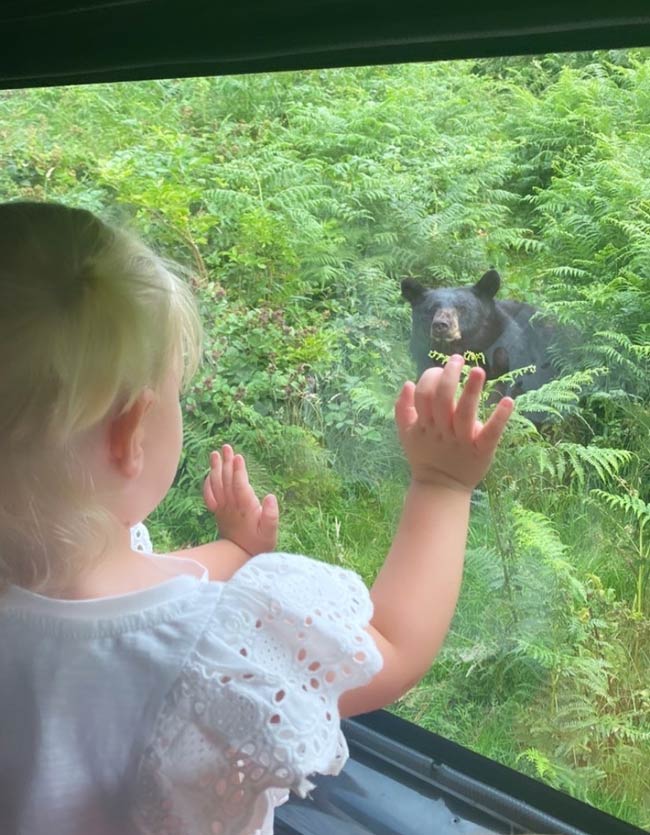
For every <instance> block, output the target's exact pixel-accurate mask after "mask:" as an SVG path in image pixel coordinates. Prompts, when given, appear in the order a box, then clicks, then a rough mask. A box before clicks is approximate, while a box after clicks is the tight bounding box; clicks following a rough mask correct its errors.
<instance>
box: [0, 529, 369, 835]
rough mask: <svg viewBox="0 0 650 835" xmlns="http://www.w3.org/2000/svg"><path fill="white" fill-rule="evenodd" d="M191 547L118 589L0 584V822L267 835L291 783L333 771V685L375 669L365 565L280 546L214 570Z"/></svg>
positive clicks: (339, 740) (38, 828)
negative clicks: (161, 573)
mask: <svg viewBox="0 0 650 835" xmlns="http://www.w3.org/2000/svg"><path fill="white" fill-rule="evenodd" d="M133 544H134V548H135V549H136V550H140V551H144V552H147V551H150V550H151V548H150V543H149V541H148V534H147V533H146V529H144V530H141V529H139V530H136V531H134V532H133ZM152 558H153V559H156V560H159V561H161V564H163V565H164V564H165V562H164V561H166V560H174V558H170V557H152ZM183 562H184V563H187V572H186V573H183V574H180V575H178V573H177V571H176V572H175V576H173V577H171V579H169V580H167V581H165V582H163V583H161V584H160V585H159V586H155V587H153V588H150V589H145V590H144V591H141V592H135V593H132V594H128V595H122V596H120V597H113V598H103V599H100V600H89V601H63V600H53V599H50V598H46V597H41V596H39V595H36V594H32V593H30V592H27V591H25V590H23V589H18V588H15V587H12V588H10V589H9V591H8V592H7V593H6V594H4V595H2V596H0V738H1V739H2V745H1V746H0V831H2V832H5V831H6V832H19V833H20V835H64V833H65V835H90V833H92V835H118V833H119V835H126V834H127V833H140V835H271V833H272V831H273V825H272V822H273V810H274V808H275V807H276V806H277V805H279V804H280V803H282V802H284V801H285V800H286V798H287V796H288V792H289V790H294V791H296V792H297V793H298V794H300V795H302V796H304V794H305V793H306V792H307V791H309V789H310V787H311V784H310V782H309V779H308V778H309V775H311V774H314V773H320V774H336V773H338V772H339V771H340V769H341V768H342V766H343V764H344V763H345V760H346V759H347V756H348V752H347V746H346V743H345V740H344V738H343V735H342V733H341V730H340V717H339V713H338V700H339V697H340V696H341V694H342V693H343V692H345V691H346V690H349V689H353V688H356V687H359V686H360V685H362V684H365V683H366V682H368V681H369V680H370V679H371V678H372V676H373V675H375V674H376V673H377V672H378V671H379V669H380V668H381V655H380V654H379V652H378V650H377V648H376V646H375V644H374V642H373V641H372V639H371V638H370V636H369V634H368V633H367V632H366V631H365V626H366V625H367V624H368V622H369V620H370V617H371V614H372V604H371V602H370V598H369V595H368V591H367V589H366V588H365V586H364V584H363V583H362V581H361V580H360V578H359V577H358V576H357V575H356V574H354V573H352V572H350V571H348V570H346V569H343V568H338V567H334V566H330V565H326V564H324V563H320V562H317V561H314V560H310V559H307V558H306V557H301V556H296V555H291V554H278V553H274V554H263V555H259V556H257V557H254V558H252V559H251V560H250V561H249V562H248V563H246V565H245V566H244V567H243V568H242V569H240V570H239V571H238V572H237V573H236V574H235V575H234V576H233V577H232V579H231V580H229V581H228V582H226V583H217V582H210V581H208V580H207V578H206V576H205V572H203V571H202V570H201V569H200V568H199V567H198V566H197V565H196V564H195V563H192V562H191V561H189V560H184V561H183ZM3 786H4V789H3V788H2V787H3Z"/></svg>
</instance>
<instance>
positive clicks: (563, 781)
mask: <svg viewBox="0 0 650 835" xmlns="http://www.w3.org/2000/svg"><path fill="white" fill-rule="evenodd" d="M0 121H1V123H2V125H3V129H2V133H0V148H1V149H2V157H3V160H4V163H3V165H2V167H1V168H0V199H8V198H13V197H18V196H21V197H27V198H32V199H33V198H36V199H41V198H42V199H59V200H63V201H65V202H68V203H70V204H76V205H80V206H85V207H88V208H91V209H92V210H95V211H99V212H100V213H102V214H103V215H104V216H107V217H109V218H111V217H112V218H113V219H117V220H118V221H120V222H122V223H125V222H126V223H130V224H132V225H134V226H135V227H136V228H137V230H138V232H139V233H141V234H144V235H145V236H148V238H149V239H150V241H151V242H152V243H153V244H154V245H155V246H156V247H157V248H160V249H162V250H163V251H165V252H166V253H167V254H168V255H170V256H171V257H174V258H176V259H178V260H180V261H182V262H184V263H188V264H189V265H190V267H191V269H192V271H193V275H194V279H193V281H194V284H195V288H196V291H197V293H198V295H199V297H200V299H201V304H202V310H203V316H204V321H205V324H206V361H205V364H204V367H203V369H202V371H201V373H200V375H199V377H198V378H197V380H196V382H195V385H194V387H193V389H192V391H191V392H190V393H189V395H188V396H187V398H186V400H185V412H186V415H185V417H186V457H185V459H184V462H183V464H182V466H181V469H180V472H179V474H178V478H177V482H176V486H175V488H174V489H173V491H172V493H171V494H170V496H169V499H168V501H167V502H166V504H165V506H164V508H163V510H161V511H160V512H159V513H158V515H157V517H156V518H155V519H154V520H151V531H152V534H153V538H154V542H155V544H156V545H157V548H158V549H159V550H163V549H165V548H168V547H172V546H174V547H177V546H181V545H183V544H186V543H189V542H193V543H196V542H198V541H205V539H206V538H207V537H209V536H210V534H211V525H210V524H209V523H207V521H206V520H207V515H206V513H205V511H204V509H203V507H202V500H201V497H200V489H199V485H200V481H201V477H202V474H203V471H204V468H205V466H206V462H207V456H208V451H209V450H210V449H212V448H214V447H215V446H217V445H219V444H221V443H224V442H229V443H233V444H234V445H235V446H236V447H237V448H239V449H241V450H242V451H244V452H245V453H246V455H247V460H248V462H249V465H250V471H251V478H252V480H253V482H254V484H255V486H256V487H257V488H258V491H260V492H262V491H267V490H273V491H275V492H276V493H278V495H279V496H280V498H281V508H282V511H283V519H282V533H281V547H282V548H283V549H285V550H294V551H299V552H303V553H307V554H312V555H315V556H318V557H321V558H322V559H325V560H330V561H334V562H341V563H343V564H345V565H348V566H350V567H352V568H354V569H356V570H357V571H359V572H360V573H361V574H362V575H363V576H364V577H365V578H366V579H367V580H368V581H370V579H371V578H372V577H373V574H374V572H375V571H376V569H377V567H378V565H379V563H380V560H381V559H382V557H383V555H384V553H385V551H386V548H387V546H388V544H389V541H390V536H391V533H392V531H393V530H394V522H395V518H396V516H397V514H398V511H399V505H400V502H401V497H402V494H403V488H404V483H405V478H406V470H405V467H404V465H403V463H402V458H401V454H400V452H399V449H398V446H397V443H396V439H395V433H394V429H393V423H392V405H393V399H394V396H395V393H396V391H397V390H398V388H399V385H400V384H401V382H402V381H403V380H404V379H405V378H406V377H409V376H410V377H412V376H413V375H414V374H415V373H416V370H417V369H418V368H420V369H421V368H422V367H425V366H426V365H427V364H428V363H429V362H439V361H442V358H443V356H444V354H445V350H444V349H445V345H448V346H452V345H453V346H454V350H456V349H458V347H459V346H460V347H462V350H464V351H466V352H468V359H469V361H470V362H481V363H484V364H486V365H487V366H488V370H489V372H490V376H491V377H492V378H493V379H492V382H491V392H490V393H489V395H488V400H489V399H492V400H494V398H496V397H498V396H499V395H500V393H503V392H504V391H511V392H512V393H514V394H515V395H517V396H518V403H519V415H520V416H519V418H518V419H517V420H515V421H513V422H512V426H511V428H510V430H509V434H508V437H507V439H506V442H505V443H504V445H503V447H502V449H501V452H500V456H499V458H498V462H497V464H496V466H495V468H494V469H493V470H492V471H491V473H490V475H489V477H488V478H487V480H486V481H485V483H484V484H483V485H482V486H481V489H479V490H477V492H476V494H475V500H474V512H473V522H472V529H471V534H470V543H469V552H468V558H467V569H466V576H465V583H464V588H463V593H462V597H461V601H460V605H459V609H458V612H457V615H456V618H455V621H454V624H453V628H452V631H451V633H450V635H449V638H448V640H447V643H446V645H445V647H444V649H443V651H442V653H441V655H440V657H439V659H438V661H437V663H436V664H435V665H434V667H433V668H432V670H431V672H430V674H429V675H428V676H427V678H426V679H425V681H424V682H423V683H422V684H421V685H419V686H418V687H417V688H416V689H415V690H414V691H413V692H412V693H411V694H409V695H408V696H407V697H405V698H404V699H403V701H402V702H401V703H399V704H398V705H396V706H395V710H396V711H398V712H399V713H400V714H401V715H403V716H405V717H407V718H409V719H412V720H413V721H416V722H418V723H420V724H421V725H423V726H425V727H427V728H430V729H433V730H435V731H437V732H439V733H441V734H443V735H445V736H448V737H450V738H452V739H454V740H455V741H457V742H460V743H461V744H464V745H467V746H469V747H470V748H473V749H475V750H477V751H480V752H481V753H483V754H485V755H486V756H488V757H492V758H494V759H496V760H498V761H500V762H503V763H505V764H507V765H509V766H511V767H514V768H517V769H519V770H521V771H524V772H525V773H527V774H530V775H532V776H534V777H536V778H538V779H540V780H544V781H546V782H548V783H550V784H551V785H553V786H555V787H557V788H560V789H562V790H564V791H567V792H569V793H571V794H573V795H575V796H577V797H579V798H582V799H584V800H587V801H588V802H590V803H592V804H594V805H596V806H598V807H600V808H602V809H605V810H606V811H608V812H610V813H612V814H614V815H617V816H619V817H622V818H625V819H627V820H629V821H632V822H634V823H636V824H638V825H641V826H646V827H648V826H650V800H649V798H650V776H649V775H650V721H649V720H648V716H650V684H649V681H650V676H649V675H648V673H649V669H650V663H649V662H650V590H649V589H648V584H649V583H650V524H648V523H649V522H650V505H649V504H648V502H649V500H650V492H649V491H650V487H649V484H650V478H649V473H650V452H649V444H648V437H649V428H650V406H649V403H650V386H649V383H648V380H649V379H650V378H649V376H648V357H649V355H650V344H649V323H650V294H649V287H650V277H649V276H650V132H649V131H648V127H647V126H648V124H649V123H650V57H649V56H648V55H647V53H646V52H643V51H636V52H631V51H629V52H612V53H607V54H604V53H591V54H580V55H567V56H561V57H560V56H546V57H542V58H531V59H529V58H525V59H524V58H513V59H494V60H492V59H491V60H482V61H471V62H470V61H468V62H460V63H458V62H457V63H446V64H440V65H413V66H396V67H379V68H364V69H349V70H340V71H338V70H337V71H327V72H313V73H300V74H295V73H294V74H280V75H264V76H251V77H245V78H224V79H192V80H183V81H165V82H155V83H137V84H126V85H99V86H93V87H87V88H67V89H53V90H37V91H21V92H4V93H0ZM497 273H498V278H495V276H497ZM482 276H483V278H481V277H482ZM486 276H487V277H486ZM477 282H478V284H477ZM423 288H435V289H434V290H433V295H431V294H430V293H429V294H428V295H427V291H426V290H425V289H423ZM459 288H463V289H459ZM472 288H473V289H472ZM434 301H435V304H434ZM429 302H431V304H429ZM409 303H410V304H409ZM495 305H496V307H495ZM537 311H541V313H538V312H537ZM411 314H413V325H412V324H411ZM495 315H496V321H495V320H493V316H495ZM412 328H413V333H412V334H411V332H412ZM409 343H410V350H409ZM522 366H523V367H527V368H528V370H527V371H526V372H524V373H520V372H519V371H518V370H517V369H519V368H521V367H522ZM530 366H534V368H531V367H530ZM488 407H489V406H488Z"/></svg>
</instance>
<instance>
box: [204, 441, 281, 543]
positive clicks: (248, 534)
mask: <svg viewBox="0 0 650 835" xmlns="http://www.w3.org/2000/svg"><path fill="white" fill-rule="evenodd" d="M203 498H204V499H205V504H206V506H207V508H208V510H209V511H210V512H211V513H214V518H215V520H216V523H217V526H218V528H219V535H220V537H221V538H222V539H229V540H230V541H231V542H234V543H235V545H238V546H239V547H240V548H243V549H244V551H247V552H248V553H249V554H250V555H251V556H254V555H255V554H263V553H266V552H269V551H274V550H275V547H276V545H277V541H278V519H279V512H278V502H277V499H276V498H275V496H274V495H273V494H271V493H270V494H269V495H268V496H265V497H264V499H263V501H262V502H261V503H260V501H259V499H258V498H257V496H256V495H255V492H254V491H253V488H252V487H251V485H250V482H249V480H248V472H247V470H246V462H245V461H244V457H243V456H242V455H235V454H234V452H233V449H232V447H231V446H230V445H229V444H225V445H224V446H223V447H222V449H221V454H220V453H218V452H213V453H212V454H211V455H210V473H209V475H208V476H207V478H206V479H205V482H204V483H203Z"/></svg>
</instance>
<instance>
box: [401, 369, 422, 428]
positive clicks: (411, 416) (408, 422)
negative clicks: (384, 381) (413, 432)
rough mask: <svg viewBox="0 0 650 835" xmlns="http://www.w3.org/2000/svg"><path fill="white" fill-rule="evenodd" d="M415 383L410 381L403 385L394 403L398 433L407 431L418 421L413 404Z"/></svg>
mask: <svg viewBox="0 0 650 835" xmlns="http://www.w3.org/2000/svg"><path fill="white" fill-rule="evenodd" d="M414 393H415V383H412V382H411V381H410V380H408V382H406V383H404V385H403V386H402V390H401V391H400V393H399V396H398V398H397V400H396V402H395V423H396V424H397V428H398V430H399V431H400V432H404V431H405V430H407V429H409V428H410V427H411V426H413V424H414V423H415V421H416V420H417V419H418V413H417V411H416V408H415V403H414V399H413V397H414Z"/></svg>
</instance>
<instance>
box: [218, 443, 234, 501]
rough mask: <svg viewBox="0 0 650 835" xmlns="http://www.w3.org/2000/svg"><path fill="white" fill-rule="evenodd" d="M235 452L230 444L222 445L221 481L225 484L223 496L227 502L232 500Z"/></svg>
mask: <svg viewBox="0 0 650 835" xmlns="http://www.w3.org/2000/svg"><path fill="white" fill-rule="evenodd" d="M233 458H234V453H233V451H232V447H231V446H230V444H224V445H223V446H222V447H221V482H222V484H223V496H224V502H225V504H230V502H231V500H232V461H233Z"/></svg>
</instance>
